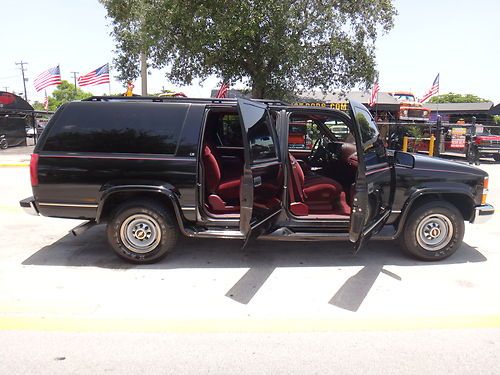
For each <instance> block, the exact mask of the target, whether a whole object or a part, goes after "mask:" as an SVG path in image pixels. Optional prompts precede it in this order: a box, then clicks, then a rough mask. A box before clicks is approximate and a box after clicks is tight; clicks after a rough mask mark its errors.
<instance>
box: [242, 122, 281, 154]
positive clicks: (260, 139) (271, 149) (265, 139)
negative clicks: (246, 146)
mask: <svg viewBox="0 0 500 375" xmlns="http://www.w3.org/2000/svg"><path fill="white" fill-rule="evenodd" d="M270 127H271V124H270V121H269V116H264V117H263V118H261V119H260V120H259V121H258V122H257V123H255V124H254V125H253V126H252V127H251V128H250V129H248V141H249V142H250V157H251V159H252V161H256V160H263V159H271V158H275V157H276V148H275V146H274V141H273V137H272V135H271V129H270Z"/></svg>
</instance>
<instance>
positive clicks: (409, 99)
mask: <svg viewBox="0 0 500 375" xmlns="http://www.w3.org/2000/svg"><path fill="white" fill-rule="evenodd" d="M394 97H395V98H396V99H397V100H399V101H400V102H414V101H415V97H414V96H413V95H412V94H394Z"/></svg>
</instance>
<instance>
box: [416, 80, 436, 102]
mask: <svg viewBox="0 0 500 375" xmlns="http://www.w3.org/2000/svg"><path fill="white" fill-rule="evenodd" d="M438 92H439V73H438V75H437V76H436V78H434V82H433V83H432V87H431V88H430V89H429V91H427V92H426V93H425V94H424V96H423V97H422V99H420V103H423V102H425V101H426V100H427V99H429V98H430V97H431V96H433V95H436V94H437V93H438Z"/></svg>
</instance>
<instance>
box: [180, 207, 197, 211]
mask: <svg viewBox="0 0 500 375" xmlns="http://www.w3.org/2000/svg"><path fill="white" fill-rule="evenodd" d="M181 209H182V211H196V207H181Z"/></svg>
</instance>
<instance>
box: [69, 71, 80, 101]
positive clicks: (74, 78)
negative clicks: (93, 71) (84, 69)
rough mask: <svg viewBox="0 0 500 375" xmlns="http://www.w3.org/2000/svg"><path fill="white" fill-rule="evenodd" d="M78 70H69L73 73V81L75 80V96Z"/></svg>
mask: <svg viewBox="0 0 500 375" xmlns="http://www.w3.org/2000/svg"><path fill="white" fill-rule="evenodd" d="M78 73H80V72H71V74H73V81H74V82H75V96H76V75H77V74H78Z"/></svg>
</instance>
